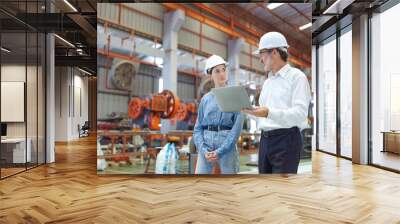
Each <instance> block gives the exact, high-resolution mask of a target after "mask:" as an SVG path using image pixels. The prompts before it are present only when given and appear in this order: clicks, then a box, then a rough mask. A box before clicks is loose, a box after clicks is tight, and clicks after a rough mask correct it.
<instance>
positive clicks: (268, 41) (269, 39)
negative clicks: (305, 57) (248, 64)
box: [253, 32, 289, 54]
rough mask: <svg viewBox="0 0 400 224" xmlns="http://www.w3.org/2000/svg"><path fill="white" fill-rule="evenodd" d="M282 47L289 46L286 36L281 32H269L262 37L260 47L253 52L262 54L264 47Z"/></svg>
mask: <svg viewBox="0 0 400 224" xmlns="http://www.w3.org/2000/svg"><path fill="white" fill-rule="evenodd" d="M280 47H286V48H288V47H289V45H288V43H287V41H286V38H285V36H283V34H281V33H279V32H268V33H266V34H264V35H263V36H262V37H261V38H260V43H259V44H258V49H257V50H256V51H254V52H253V54H260V51H261V50H262V49H274V48H280Z"/></svg>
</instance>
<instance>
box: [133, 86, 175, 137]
mask: <svg viewBox="0 0 400 224" xmlns="http://www.w3.org/2000/svg"><path fill="white" fill-rule="evenodd" d="M180 105H181V103H180V101H179V98H178V97H177V96H176V95H175V93H173V92H171V91H169V90H163V91H162V92H161V93H159V94H155V95H153V96H150V97H146V98H140V97H133V98H131V99H130V101H129V105H128V117H129V118H130V119H132V121H133V123H135V124H139V125H141V126H142V125H145V124H148V127H149V129H150V130H160V120H161V119H172V118H175V115H176V114H177V113H178V111H179V108H180V107H181V108H182V107H183V106H180ZM181 111H182V110H181ZM180 114H182V113H180ZM180 117H182V115H180Z"/></svg>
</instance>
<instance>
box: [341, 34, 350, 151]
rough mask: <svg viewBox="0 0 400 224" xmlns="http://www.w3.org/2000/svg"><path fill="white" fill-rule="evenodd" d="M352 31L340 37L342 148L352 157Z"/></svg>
mask: <svg viewBox="0 0 400 224" xmlns="http://www.w3.org/2000/svg"><path fill="white" fill-rule="evenodd" d="M351 42H352V33H351V30H350V31H349V32H347V33H344V34H343V35H342V36H341V37H340V70H341V71H340V122H341V124H340V127H341V132H340V135H341V136H340V144H341V146H340V150H341V155H342V156H346V157H349V158H351V156H352V155H351V154H352V149H351V141H352V138H351V136H352V125H351V124H352V109H351V108H352V104H351V102H352V100H351V99H352V51H351V49H352V48H351V47H352V43H351Z"/></svg>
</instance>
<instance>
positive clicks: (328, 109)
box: [318, 39, 336, 153]
mask: <svg viewBox="0 0 400 224" xmlns="http://www.w3.org/2000/svg"><path fill="white" fill-rule="evenodd" d="M318 66H319V67H318V82H319V83H318V91H319V93H318V116H319V120H318V132H319V133H318V144H319V145H318V147H319V149H321V150H324V151H327V152H331V153H336V40H335V39H334V40H332V41H330V42H328V43H326V44H324V45H320V46H319V48H318Z"/></svg>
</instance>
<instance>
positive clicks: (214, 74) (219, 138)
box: [193, 55, 243, 174]
mask: <svg viewBox="0 0 400 224" xmlns="http://www.w3.org/2000/svg"><path fill="white" fill-rule="evenodd" d="M226 66H227V63H226V61H225V60H224V59H223V58H222V57H220V56H218V55H212V56H211V57H209V58H208V59H207V61H206V66H205V73H206V74H207V75H210V76H211V78H212V80H213V82H214V85H215V88H219V87H223V86H225V85H226V82H227V79H228V76H227V72H226ZM242 127H243V116H242V114H241V113H240V112H236V113H227V112H222V111H221V110H220V109H219V107H218V105H217V103H216V99H215V96H214V94H213V93H212V92H209V93H207V94H206V95H204V96H203V98H202V99H201V102H200V105H199V109H198V115H197V121H196V125H195V127H194V132H193V138H194V143H195V145H196V148H197V149H198V150H197V151H198V157H197V165H196V171H195V173H196V174H211V173H212V170H213V166H214V165H215V164H216V163H217V164H218V165H219V167H220V170H221V173H222V174H235V173H237V172H238V171H239V153H238V151H237V147H236V142H237V140H238V138H239V135H240V132H241V131H242Z"/></svg>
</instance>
